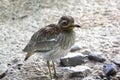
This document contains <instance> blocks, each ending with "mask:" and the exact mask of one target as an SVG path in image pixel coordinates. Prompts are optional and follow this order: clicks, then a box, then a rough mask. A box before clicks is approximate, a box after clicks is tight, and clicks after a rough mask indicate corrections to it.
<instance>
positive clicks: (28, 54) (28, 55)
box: [24, 52, 34, 61]
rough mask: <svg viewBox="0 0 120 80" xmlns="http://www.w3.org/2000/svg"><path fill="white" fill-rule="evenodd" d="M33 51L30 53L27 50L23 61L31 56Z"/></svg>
mask: <svg viewBox="0 0 120 80" xmlns="http://www.w3.org/2000/svg"><path fill="white" fill-rule="evenodd" d="M33 54H34V53H32V52H28V53H27V55H26V57H25V59H24V61H26V60H27V59H28V58H29V57H30V56H32V55H33Z"/></svg>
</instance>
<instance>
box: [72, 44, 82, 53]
mask: <svg viewBox="0 0 120 80" xmlns="http://www.w3.org/2000/svg"><path fill="white" fill-rule="evenodd" d="M80 49H81V48H80V46H78V45H73V46H72V47H71V49H70V52H75V51H78V50H80Z"/></svg>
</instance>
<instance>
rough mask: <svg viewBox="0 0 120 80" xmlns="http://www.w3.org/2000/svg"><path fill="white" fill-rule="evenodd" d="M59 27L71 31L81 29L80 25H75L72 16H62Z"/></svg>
mask: <svg viewBox="0 0 120 80" xmlns="http://www.w3.org/2000/svg"><path fill="white" fill-rule="evenodd" d="M58 25H59V26H60V28H61V29H62V30H65V31H71V30H73V29H74V28H75V27H78V28H80V26H79V25H76V24H74V19H73V17H71V16H62V17H61V18H60V20H59V22H58Z"/></svg>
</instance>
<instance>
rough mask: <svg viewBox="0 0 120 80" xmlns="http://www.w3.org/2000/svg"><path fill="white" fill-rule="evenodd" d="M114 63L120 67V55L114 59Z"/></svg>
mask: <svg viewBox="0 0 120 80" xmlns="http://www.w3.org/2000/svg"><path fill="white" fill-rule="evenodd" d="M112 61H113V62H114V63H115V64H117V65H119V66H120V54H118V55H116V56H115V57H114V58H113V59H112Z"/></svg>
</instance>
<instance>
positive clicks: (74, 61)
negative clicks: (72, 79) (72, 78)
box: [60, 53, 85, 67]
mask: <svg viewBox="0 0 120 80" xmlns="http://www.w3.org/2000/svg"><path fill="white" fill-rule="evenodd" d="M84 57H85V56H84V55H82V54H81V53H74V54H73V53H69V54H68V55H67V56H65V57H63V58H61V59H60V65H61V66H64V67H65V66H76V65H81V64H83V63H85V60H84Z"/></svg>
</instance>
